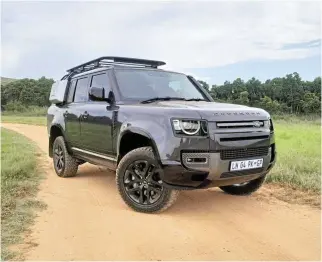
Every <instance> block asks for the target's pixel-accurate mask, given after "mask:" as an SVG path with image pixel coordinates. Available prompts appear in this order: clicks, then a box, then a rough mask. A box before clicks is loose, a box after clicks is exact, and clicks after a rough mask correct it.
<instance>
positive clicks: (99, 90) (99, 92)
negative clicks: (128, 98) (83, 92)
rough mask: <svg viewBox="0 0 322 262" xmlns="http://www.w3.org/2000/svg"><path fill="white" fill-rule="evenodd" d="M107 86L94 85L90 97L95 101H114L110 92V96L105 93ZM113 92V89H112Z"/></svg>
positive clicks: (90, 90)
mask: <svg viewBox="0 0 322 262" xmlns="http://www.w3.org/2000/svg"><path fill="white" fill-rule="evenodd" d="M105 92H106V91H105V88H104V87H95V86H92V87H91V88H90V89H89V98H90V99H91V100H93V101H106V102H108V103H112V99H111V97H110V94H108V97H106V94H105ZM110 93H111V91H110Z"/></svg>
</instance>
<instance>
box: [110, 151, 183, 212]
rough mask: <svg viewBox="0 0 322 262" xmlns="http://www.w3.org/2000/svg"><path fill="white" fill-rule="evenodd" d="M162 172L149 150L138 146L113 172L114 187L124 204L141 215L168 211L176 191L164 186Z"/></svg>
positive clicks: (175, 196) (176, 194)
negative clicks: (114, 175) (114, 176)
mask: <svg viewBox="0 0 322 262" xmlns="http://www.w3.org/2000/svg"><path fill="white" fill-rule="evenodd" d="M161 172H162V169H161V168H160V166H159V164H158V162H157V161H156V159H155V157H154V154H153V151H152V148H151V147H140V148H137V149H134V150H133V151H131V152H129V153H127V154H126V155H125V156H124V157H123V158H122V160H121V161H120V163H119V165H118V168H117V170H116V184H117V187H118V191H119V193H120V195H121V197H122V198H123V200H124V202H125V203H126V204H127V205H128V206H129V207H131V208H132V209H134V210H135V211H138V212H144V213H155V212H162V211H164V210H166V209H167V208H169V207H170V206H171V205H172V204H173V203H174V202H175V201H176V199H177V197H178V194H179V191H177V190H173V189H169V188H166V187H164V186H163V182H162V180H161V178H160V173H161Z"/></svg>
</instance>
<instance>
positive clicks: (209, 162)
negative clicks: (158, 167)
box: [161, 144, 276, 189]
mask: <svg viewBox="0 0 322 262" xmlns="http://www.w3.org/2000/svg"><path fill="white" fill-rule="evenodd" d="M196 154H198V157H199V158H204V159H206V161H205V162H204V163H202V164H200V163H196V164H189V165H187V164H186V162H185V159H186V158H187V157H189V156H192V157H194V156H195V155H196ZM258 158H263V167H262V168H256V169H248V170H243V171H234V172H232V171H230V170H229V169H230V163H231V161H239V160H246V159H230V160H222V159H221V156H220V153H218V152H201V153H199V152H198V153H190V155H189V154H188V155H187V154H186V155H185V154H182V157H181V162H177V161H173V162H171V163H169V164H168V165H164V166H163V171H164V172H163V173H162V177H161V178H162V180H163V182H164V183H165V185H166V186H168V187H172V188H178V189H180V188H181V189H197V188H208V187H218V186H226V185H232V184H239V183H243V182H247V181H250V180H253V179H256V178H258V177H260V176H263V175H266V174H267V173H268V172H269V171H270V170H271V169H272V167H273V166H274V164H275V162H276V151H275V144H274V145H272V146H270V148H269V151H268V154H267V155H265V156H256V157H247V160H250V159H258Z"/></svg>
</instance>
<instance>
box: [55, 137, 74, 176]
mask: <svg viewBox="0 0 322 262" xmlns="http://www.w3.org/2000/svg"><path fill="white" fill-rule="evenodd" d="M53 160H54V168H55V171H56V174H57V175H58V176H60V177H72V176H75V175H76V173H77V169H78V163H77V159H75V158H73V157H72V156H71V155H70V154H69V153H68V151H67V148H66V144H65V140H64V138H63V137H62V136H58V137H57V138H56V139H55V141H54V144H53Z"/></svg>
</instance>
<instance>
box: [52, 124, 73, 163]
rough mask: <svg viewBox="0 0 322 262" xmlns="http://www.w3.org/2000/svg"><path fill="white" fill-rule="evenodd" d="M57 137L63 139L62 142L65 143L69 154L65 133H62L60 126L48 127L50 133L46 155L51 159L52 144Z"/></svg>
mask: <svg viewBox="0 0 322 262" xmlns="http://www.w3.org/2000/svg"><path fill="white" fill-rule="evenodd" d="M58 136H62V137H63V138H64V140H65V142H66V147H67V150H68V152H69V153H70V152H71V150H70V148H69V145H68V142H67V141H66V137H65V133H64V130H63V128H62V126H61V125H59V124H54V125H52V126H51V127H50V131H49V145H48V153H49V156H50V157H53V144H54V141H55V139H56V138H57V137H58Z"/></svg>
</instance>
